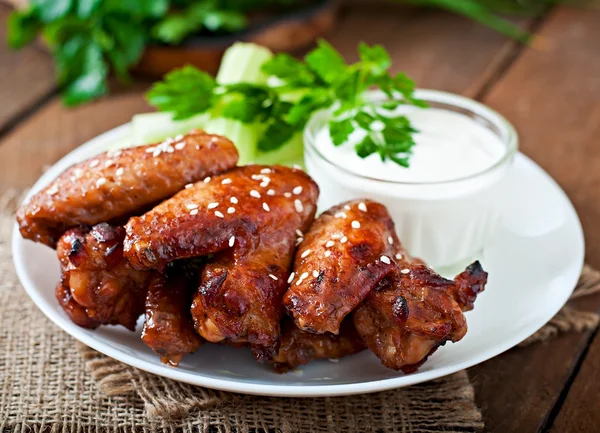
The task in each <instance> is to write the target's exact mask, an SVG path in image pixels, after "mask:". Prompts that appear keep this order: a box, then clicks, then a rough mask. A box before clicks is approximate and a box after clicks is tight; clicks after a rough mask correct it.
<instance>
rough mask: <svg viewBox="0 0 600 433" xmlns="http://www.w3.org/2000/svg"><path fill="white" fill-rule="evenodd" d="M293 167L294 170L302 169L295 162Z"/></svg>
mask: <svg viewBox="0 0 600 433" xmlns="http://www.w3.org/2000/svg"><path fill="white" fill-rule="evenodd" d="M292 167H293V168H294V170H300V169H301V168H302V167H300V166H299V165H298V164H294V165H293V166H292Z"/></svg>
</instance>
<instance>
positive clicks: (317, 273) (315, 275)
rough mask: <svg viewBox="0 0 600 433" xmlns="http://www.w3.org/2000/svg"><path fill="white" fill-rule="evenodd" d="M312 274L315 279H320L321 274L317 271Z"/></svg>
mask: <svg viewBox="0 0 600 433" xmlns="http://www.w3.org/2000/svg"><path fill="white" fill-rule="evenodd" d="M312 274H313V277H315V278H318V276H319V272H318V271H316V270H314V271H313V273H312Z"/></svg>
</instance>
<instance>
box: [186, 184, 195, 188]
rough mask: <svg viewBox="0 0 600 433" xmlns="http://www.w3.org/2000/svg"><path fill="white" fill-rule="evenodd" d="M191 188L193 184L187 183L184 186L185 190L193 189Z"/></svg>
mask: <svg viewBox="0 0 600 433" xmlns="http://www.w3.org/2000/svg"><path fill="white" fill-rule="evenodd" d="M193 186H194V184H193V183H188V184H187V185H186V186H185V189H190V188H191V187H193Z"/></svg>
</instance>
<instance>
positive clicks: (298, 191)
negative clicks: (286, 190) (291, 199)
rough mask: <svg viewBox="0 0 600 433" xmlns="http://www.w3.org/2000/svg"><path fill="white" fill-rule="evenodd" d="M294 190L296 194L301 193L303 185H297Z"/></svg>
mask: <svg viewBox="0 0 600 433" xmlns="http://www.w3.org/2000/svg"><path fill="white" fill-rule="evenodd" d="M292 192H293V193H294V194H296V195H300V194H302V187H301V186H297V187H296V188H294V189H293V190H292Z"/></svg>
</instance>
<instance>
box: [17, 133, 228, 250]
mask: <svg viewBox="0 0 600 433" xmlns="http://www.w3.org/2000/svg"><path fill="white" fill-rule="evenodd" d="M237 159H238V154H237V150H236V149H235V146H234V145H233V143H231V141H229V140H227V139H226V138H224V137H220V136H217V135H210V134H206V133H204V132H192V133H190V134H188V135H186V136H183V137H180V138H178V139H175V140H172V139H169V140H166V141H164V142H163V143H160V144H156V145H150V146H141V147H134V148H129V149H123V150H118V151H113V152H107V153H104V154H102V155H99V156H96V157H94V158H91V159H88V160H86V161H83V162H81V163H79V164H76V165H74V166H72V167H71V168H69V169H68V170H66V171H65V172H64V173H62V174H61V175H60V176H59V177H58V178H56V179H55V180H54V181H53V182H52V183H50V185H48V186H47V187H46V188H44V189H43V190H41V191H40V192H38V193H37V194H36V195H34V196H33V197H32V198H31V200H30V201H29V202H28V203H27V204H25V205H23V206H22V207H21V209H19V211H18V212H17V221H18V223H19V228H20V231H21V234H22V235H23V237H24V238H27V239H31V240H34V241H36V242H42V243H44V244H46V245H48V246H50V247H53V248H54V247H55V246H56V242H57V240H58V238H59V237H60V236H62V234H63V233H64V232H65V231H66V230H68V229H69V228H72V227H76V226H79V225H94V224H98V223H101V222H115V221H117V220H119V219H122V218H124V217H128V216H131V215H132V214H135V213H136V212H140V211H143V210H146V209H147V208H148V207H149V206H151V205H153V204H156V203H157V202H159V201H160V200H163V199H165V198H167V197H170V196H171V195H173V194H175V193H176V192H177V191H179V190H181V189H182V188H183V187H184V186H185V185H186V184H188V183H190V182H196V181H198V180H200V179H203V178H205V177H206V176H211V175H214V174H217V173H222V172H224V171H226V170H229V169H231V168H232V167H234V166H235V164H236V162H237ZM120 222H124V221H120Z"/></svg>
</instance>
